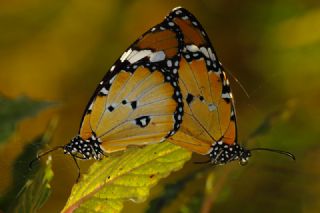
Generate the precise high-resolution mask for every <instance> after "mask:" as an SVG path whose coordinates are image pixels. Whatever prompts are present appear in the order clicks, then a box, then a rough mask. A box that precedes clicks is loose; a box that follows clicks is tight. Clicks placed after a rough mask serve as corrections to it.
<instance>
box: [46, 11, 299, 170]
mask: <svg viewBox="0 0 320 213" xmlns="http://www.w3.org/2000/svg"><path fill="white" fill-rule="evenodd" d="M165 140H168V141H170V142H171V143H174V144H176V145H179V146H181V147H184V148H186V149H188V150H190V151H193V152H196V153H199V154H202V155H209V157H210V161H211V163H213V164H225V163H228V162H230V161H233V160H237V159H239V160H240V163H242V164H243V163H246V162H247V161H248V158H249V157H250V155H251V154H250V150H246V149H244V148H243V147H241V146H240V145H239V144H238V141H237V124H236V113H235V107H234V101H233V96H232V93H231V89H230V85H229V81H228V79H227V77H226V74H225V72H224V70H223V67H222V65H221V63H220V62H219V60H218V58H217V56H216V54H215V52H214V49H213V47H212V45H211V42H210V40H209V38H208V36H207V34H206V32H205V31H204V29H203V28H202V26H201V24H200V23H199V22H198V21H197V19H196V18H195V17H194V16H193V15H192V14H191V13H190V12H188V11H187V10H186V9H183V8H175V9H174V10H173V11H172V12H171V13H170V14H169V15H168V16H167V17H166V18H165V19H164V20H163V21H162V22H161V23H160V24H158V25H156V26H154V27H153V28H151V29H150V30H149V31H147V32H146V33H144V34H143V35H142V36H141V37H140V38H139V39H138V40H136V41H135V42H134V43H133V44H132V45H131V46H130V47H129V48H128V49H127V50H126V51H125V52H124V53H123V54H122V56H121V57H120V58H119V59H118V60H117V61H116V62H115V64H114V65H113V66H112V67H111V68H110V70H109V71H108V72H107V73H106V75H105V76H104V78H103V79H102V81H101V82H100V84H99V85H98V87H97V89H96V91H95V93H94V95H93V96H92V98H91V100H90V101H89V103H88V105H87V108H86V110H85V113H84V115H83V119H82V124H81V128H80V131H79V134H78V135H77V136H76V137H75V138H74V139H72V140H71V142H70V143H68V144H67V145H65V146H60V147H56V148H55V149H57V148H62V149H64V152H65V153H66V154H70V155H71V156H72V157H73V158H74V159H75V158H81V159H90V158H94V159H101V157H102V155H103V154H104V152H106V153H111V152H115V151H120V150H124V149H126V148H127V146H129V145H138V146H139V145H145V144H151V143H159V142H162V141H165ZM252 150H268V151H274V152H278V153H281V154H285V155H288V156H290V157H292V158H294V156H293V155H292V154H291V153H288V152H284V151H280V150H273V149H267V148H256V149H251V151H252ZM50 151H52V150H50ZM46 153H48V152H46ZM46 153H44V154H46Z"/></svg>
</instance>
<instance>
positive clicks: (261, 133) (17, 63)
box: [0, 0, 320, 213]
mask: <svg viewBox="0 0 320 213" xmlns="http://www.w3.org/2000/svg"><path fill="white" fill-rule="evenodd" d="M176 6H183V7H185V8H187V9H188V10H190V11H191V12H192V13H193V14H194V15H195V16H196V17H197V18H198V20H199V21H200V23H202V25H203V27H204V28H205V30H206V31H207V33H208V35H209V37H210V38H211V41H212V43H213V45H214V48H215V50H216V52H217V54H218V56H219V58H220V60H221V62H222V63H223V64H224V65H225V67H226V68H227V70H228V72H229V79H230V80H231V86H232V89H233V93H234V96H235V100H236V108H237V115H238V126H239V141H240V142H241V141H243V142H244V143H246V146H247V147H248V148H253V147H272V148H275V149H282V150H286V151H290V152H292V153H294V154H295V155H296V158H297V160H296V162H293V161H291V160H290V159H289V158H285V157H283V156H280V155H277V154H274V153H267V152H256V153H254V155H253V157H252V158H251V160H250V162H249V164H248V165H247V166H246V167H241V166H239V165H238V164H237V163H232V164H230V165H226V166H223V167H219V168H215V169H211V170H207V171H206V172H205V173H201V174H199V175H198V176H193V177H192V178H189V179H188V177H190V174H191V173H193V171H194V170H196V169H198V168H199V167H203V166H208V165H194V164H193V163H192V162H193V161H197V160H203V159H205V158H204V157H201V156H196V155H194V156H193V157H194V159H192V161H191V162H188V163H187V164H186V165H185V167H184V168H183V169H182V170H180V171H179V172H175V173H174V174H172V175H170V177H169V178H166V179H164V180H163V181H161V182H160V184H158V185H157V186H156V187H154V188H153V189H152V193H151V196H150V199H149V200H147V201H146V202H144V203H142V204H135V203H132V202H130V201H128V202H127V203H126V204H125V209H124V212H129V211H130V212H131V213H133V212H145V211H147V210H148V211H149V212H156V211H152V205H153V204H154V202H151V200H155V199H159V198H164V197H167V198H168V194H166V193H170V192H168V186H172V187H171V189H172V190H173V191H174V192H175V193H176V196H173V197H169V198H170V199H169V201H166V202H162V204H161V205H160V206H161V207H159V208H158V210H159V209H161V210H162V212H183V213H187V212H200V211H202V212H234V211H236V212H258V211H259V212H291V213H292V212H293V213H295V212H320V202H319V198H320V163H319V162H320V143H319V136H320V127H319V122H320V107H319V106H320V105H319V104H320V60H319V59H320V2H319V1H318V0H271V1H253V0H242V1H236V0H229V1H223V0H214V1H212V0H198V1H191V0H189V1H188V0H185V1H177V0H171V1H155V0H131V1H125V0H120V1H119V0H118V1H116V0H105V1H101V0H93V1H75V0H69V1H68V0H55V1H53V0H49V1H40V0H28V1H26V0H20V1H19V0H13V1H1V2H0V79H1V81H0V94H1V95H2V96H3V97H6V98H9V99H12V100H16V99H19V97H20V98H21V97H22V96H24V97H27V98H29V99H31V100H33V101H36V102H43V103H55V104H53V105H50V106H49V107H46V108H45V109H43V110H41V111H39V112H38V113H36V114H34V115H33V116H29V117H27V118H25V119H23V120H22V121H19V122H18V124H17V125H16V128H15V131H14V133H13V134H10V136H8V137H7V138H6V139H5V141H2V142H1V143H0V156H1V157H0V171H1V174H0V195H1V196H2V195H4V194H6V193H7V191H8V189H9V188H10V186H11V184H12V183H13V178H12V177H13V165H15V164H16V163H17V161H16V159H17V158H18V157H19V155H21V153H22V152H23V150H24V149H25V148H24V147H25V146H26V145H28V144H30V143H31V142H32V141H34V140H35V139H36V138H37V137H39V135H41V134H42V133H43V132H44V131H45V130H46V129H47V127H48V123H49V122H50V121H51V120H52V119H53V118H58V120H59V121H58V124H57V125H56V129H55V131H54V133H53V135H52V140H51V142H50V144H49V146H47V148H49V147H53V146H56V145H63V144H66V143H68V142H69V140H70V139H71V138H72V137H73V136H75V135H76V134H77V131H78V128H79V125H80V120H81V116H82V113H83V111H84V108H85V106H86V104H87V102H88V100H89V98H90V96H91V95H92V93H93V91H94V90H95V87H96V85H97V84H98V83H99V82H100V80H101V79H102V77H103V75H104V74H105V72H106V71H107V69H108V68H110V67H111V66H112V64H113V62H114V61H115V60H116V59H117V58H118V57H119V56H120V55H121V54H122V52H123V51H124V50H125V49H126V48H127V47H128V46H129V45H130V44H131V43H132V42H133V41H134V40H135V39H136V38H138V37H139V36H140V35H141V34H142V33H144V32H145V31H146V30H148V29H149V28H150V27H152V26H153V25H155V24H157V23H159V22H161V21H162V19H163V17H164V16H165V15H166V14H167V13H168V12H169V11H170V10H171V9H173V8H174V7H176ZM230 73H232V75H233V76H234V77H231V76H230ZM235 79H238V81H239V83H238V82H237V81H236V80H235ZM241 85H242V86H241ZM242 87H244V88H245V90H246V91H247V93H248V95H246V92H245V91H244V89H242ZM0 109H1V106H0ZM0 122H3V121H2V120H1V121H0ZM257 128H258V129H257ZM251 136H252V137H251ZM88 165H90V162H82V163H81V167H82V169H83V171H85V170H86V168H87V167H88ZM53 171H54V173H55V176H54V178H53V180H52V182H51V184H52V190H53V191H52V195H51V197H50V198H49V200H48V202H47V203H46V204H45V205H44V206H43V208H42V209H41V210H42V211H41V212H58V211H60V210H61V209H62V208H63V206H64V204H65V202H66V200H67V198H68V196H69V193H70V190H71V188H72V186H73V184H74V183H75V179H76V176H77V169H76V167H75V165H74V162H73V161H72V158H70V157H68V156H65V155H63V153H61V152H56V153H54V154H53ZM178 183H183V184H182V185H183V186H182V187H180V188H179V187H177V184H178ZM168 184H170V185H168ZM180 186H181V185H180ZM169 188H170V187H169ZM1 196H0V197H1ZM164 200H165V199H164ZM160 203H161V202H160Z"/></svg>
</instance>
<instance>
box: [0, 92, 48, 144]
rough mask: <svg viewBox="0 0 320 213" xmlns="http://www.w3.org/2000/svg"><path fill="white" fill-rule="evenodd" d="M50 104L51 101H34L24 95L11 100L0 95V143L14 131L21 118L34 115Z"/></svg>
mask: <svg viewBox="0 0 320 213" xmlns="http://www.w3.org/2000/svg"><path fill="white" fill-rule="evenodd" d="M51 105H53V103H52V102H47V101H34V100H31V99H29V98H27V97H24V96H21V97H18V98H16V99H14V100H12V99H9V98H6V97H4V96H1V95H0V144H1V143H4V142H5V141H6V140H7V139H8V138H9V136H10V135H11V134H12V133H13V132H14V131H15V128H16V125H17V123H18V122H19V121H20V120H21V119H24V118H26V117H30V116H34V115H36V114H37V113H38V112H39V111H40V110H42V109H44V108H46V107H49V106H51Z"/></svg>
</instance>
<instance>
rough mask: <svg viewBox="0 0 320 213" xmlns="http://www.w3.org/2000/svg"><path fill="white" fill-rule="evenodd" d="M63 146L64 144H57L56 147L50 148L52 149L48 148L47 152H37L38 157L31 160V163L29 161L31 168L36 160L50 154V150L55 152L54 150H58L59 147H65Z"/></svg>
mask: <svg viewBox="0 0 320 213" xmlns="http://www.w3.org/2000/svg"><path fill="white" fill-rule="evenodd" d="M63 148H64V147H63V146H56V147H54V148H52V149H50V150H48V151H46V152H44V153H41V154H40V155H38V154H37V157H36V158H35V159H33V160H32V161H30V163H29V169H32V165H33V164H34V163H35V162H36V161H38V160H40V158H42V157H43V156H46V155H47V154H49V153H50V152H53V151H55V150H57V149H63Z"/></svg>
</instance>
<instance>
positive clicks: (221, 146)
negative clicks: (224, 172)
mask: <svg viewBox="0 0 320 213" xmlns="http://www.w3.org/2000/svg"><path fill="white" fill-rule="evenodd" d="M209 156H210V159H211V160H210V161H211V163H212V164H214V165H223V164H226V163H229V162H231V161H234V160H239V161H240V164H241V165H245V164H247V162H248V160H249V158H250V156H251V152H250V150H246V149H244V148H243V147H241V146H240V145H239V144H237V143H234V144H232V145H230V144H226V143H224V142H223V141H218V142H216V143H214V144H213V145H212V149H211V151H210V153H209Z"/></svg>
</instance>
